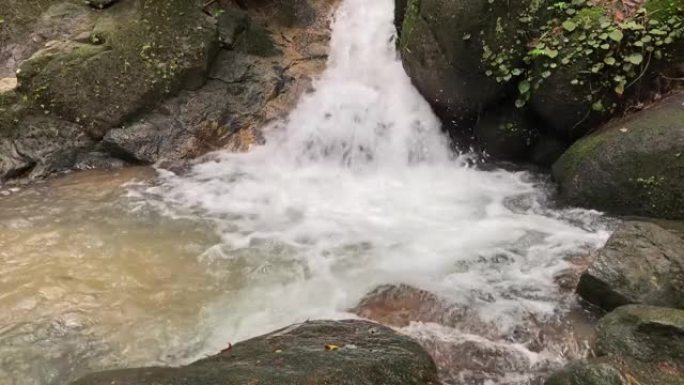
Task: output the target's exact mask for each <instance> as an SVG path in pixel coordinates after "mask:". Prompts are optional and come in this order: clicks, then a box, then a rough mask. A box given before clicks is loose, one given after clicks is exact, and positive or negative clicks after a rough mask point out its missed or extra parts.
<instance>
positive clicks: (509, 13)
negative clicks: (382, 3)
mask: <svg viewBox="0 0 684 385" xmlns="http://www.w3.org/2000/svg"><path fill="white" fill-rule="evenodd" d="M531 4H534V2H533V1H525V0H516V1H507V2H503V3H502V2H492V1H489V0H467V1H465V0H454V1H445V0H410V1H408V3H407V5H406V13H405V15H404V18H403V25H402V30H401V41H400V48H401V55H402V58H403V62H404V67H405V68H406V71H407V73H408V74H409V76H410V77H411V78H412V80H413V83H414V84H415V85H416V87H417V88H418V90H419V91H420V92H421V93H422V94H423V95H424V96H425V98H426V99H427V100H428V101H429V102H430V103H431V104H432V105H433V107H434V108H435V110H436V111H437V113H438V114H439V115H440V116H441V117H442V118H443V119H444V120H446V121H448V122H453V123H455V124H456V126H459V124H458V122H460V121H462V120H463V119H467V118H469V117H473V116H475V115H477V113H478V112H479V111H480V110H481V109H482V108H483V107H484V106H486V105H488V104H490V103H491V102H493V101H494V100H496V99H499V98H501V97H502V96H503V94H504V91H505V90H506V86H505V84H504V83H499V82H497V81H496V80H495V79H494V78H492V77H489V76H487V74H486V72H487V69H486V68H485V65H484V63H483V61H484V59H483V56H484V55H486V52H491V51H496V50H498V49H499V48H500V47H501V46H504V45H506V42H510V41H512V40H513V41H514V40H515V39H516V38H517V36H518V30H519V27H520V22H519V19H520V14H521V12H524V11H526V10H527V9H528V7H530V6H531ZM401 5H402V4H400V6H401ZM485 47H486V48H485ZM459 128H460V129H463V128H464V127H463V125H460V127H459Z"/></svg>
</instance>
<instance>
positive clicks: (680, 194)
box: [553, 93, 684, 219]
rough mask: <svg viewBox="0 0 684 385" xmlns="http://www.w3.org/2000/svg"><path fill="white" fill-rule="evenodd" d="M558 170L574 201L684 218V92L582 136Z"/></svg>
mask: <svg viewBox="0 0 684 385" xmlns="http://www.w3.org/2000/svg"><path fill="white" fill-rule="evenodd" d="M553 176H554V178H555V179H556V180H557V181H558V182H559V184H560V195H561V198H563V199H564V200H565V201H566V202H568V203H570V204H573V205H578V206H584V207H590V208H596V209H599V210H604V211H608V212H610V213H614V214H622V215H643V216H652V217H660V218H669V219H682V218H684V205H682V201H684V94H682V93H680V94H677V95H674V96H671V97H669V98H667V99H664V100H663V101H661V102H659V103H658V104H656V105H654V106H652V107H650V108H647V109H645V110H642V111H640V112H637V113H635V114H632V115H629V116H627V117H625V118H623V119H617V120H614V121H612V122H610V123H608V124H607V125H605V126H604V127H602V128H601V129H600V130H598V131H597V132H595V133H593V134H591V135H589V136H587V137H585V138H583V139H581V140H579V141H577V142H576V143H575V144H574V145H573V146H572V147H570V149H569V150H568V151H567V152H565V154H563V156H562V157H561V158H560V159H559V160H558V161H557V162H556V163H555V164H554V165H553Z"/></svg>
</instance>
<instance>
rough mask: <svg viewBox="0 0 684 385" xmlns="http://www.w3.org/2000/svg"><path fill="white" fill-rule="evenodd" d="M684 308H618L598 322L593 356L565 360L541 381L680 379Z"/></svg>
mask: <svg viewBox="0 0 684 385" xmlns="http://www.w3.org/2000/svg"><path fill="white" fill-rule="evenodd" d="M683 347H684V311H683V310H678V309H668V308H660V307H654V306H644V305H628V306H623V307H620V308H618V309H617V310H615V311H613V312H612V313H610V314H608V315H607V316H606V317H604V318H603V319H601V321H600V322H599V324H598V326H597V338H596V346H595V352H596V354H597V357H595V358H590V359H588V360H584V361H579V362H575V363H572V364H570V365H568V366H567V367H566V368H564V369H563V370H561V371H559V372H557V373H555V374H554V375H552V376H551V377H550V378H549V379H548V380H547V381H546V382H545V385H613V384H615V385H630V384H641V385H681V384H682V378H684V348H683Z"/></svg>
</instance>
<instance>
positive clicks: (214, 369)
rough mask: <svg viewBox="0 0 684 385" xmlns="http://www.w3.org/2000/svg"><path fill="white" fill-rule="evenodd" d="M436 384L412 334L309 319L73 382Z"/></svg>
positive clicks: (76, 384)
mask: <svg viewBox="0 0 684 385" xmlns="http://www.w3.org/2000/svg"><path fill="white" fill-rule="evenodd" d="M438 383H439V381H438V379H437V370H436V368H435V364H434V363H433V361H432V359H431V358H430V356H429V355H428V354H427V353H426V352H425V351H424V350H423V348H421V347H420V345H418V343H416V342H415V341H413V340H412V339H411V338H409V337H405V336H403V335H400V334H398V333H396V332H394V331H392V329H389V328H387V327H385V326H381V325H378V324H374V323H370V322H366V321H313V322H306V323H302V324H297V325H292V326H289V327H286V328H284V329H281V330H278V331H276V332H273V333H270V334H267V335H264V336H261V337H257V338H253V339H250V340H248V341H244V342H241V343H238V344H235V345H234V346H232V348H230V349H227V350H224V351H223V352H222V353H220V354H218V355H215V356H213V357H209V358H206V359H203V360H200V361H197V362H195V363H193V364H191V365H189V366H185V367H181V368H143V369H128V370H115V371H109V372H102V373H96V374H91V375H88V376H85V377H83V378H81V379H79V380H77V381H75V382H74V383H73V385H110V384H126V385H153V384H165V385H207V384H225V385H231V384H235V385H244V384H282V385H287V384H292V385H295V384H312V385H315V384H321V385H322V384H340V385H375V384H393V385H428V384H435V385H436V384H438Z"/></svg>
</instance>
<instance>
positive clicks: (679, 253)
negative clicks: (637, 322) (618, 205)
mask: <svg viewBox="0 0 684 385" xmlns="http://www.w3.org/2000/svg"><path fill="white" fill-rule="evenodd" d="M577 292H578V293H579V294H580V295H581V296H582V297H583V298H584V299H586V300H587V301H589V302H591V303H593V304H595V305H597V306H600V307H602V308H604V309H606V310H612V309H614V308H616V307H619V306H622V305H627V304H646V305H657V306H668V307H676V308H682V309H684V239H682V238H681V237H680V236H679V235H676V234H673V233H672V232H670V231H668V230H666V229H663V228H662V227H660V226H658V225H656V224H653V223H648V222H626V223H624V224H622V225H621V226H620V227H619V228H618V229H617V230H616V231H615V233H614V234H613V236H612V237H611V238H610V239H609V240H608V243H607V244H606V246H605V247H604V248H603V249H601V250H599V252H598V256H597V258H596V260H595V261H594V262H593V263H592V264H591V266H590V267H589V269H587V271H586V272H585V273H584V274H583V275H582V277H581V279H580V282H579V285H578V287H577Z"/></svg>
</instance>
